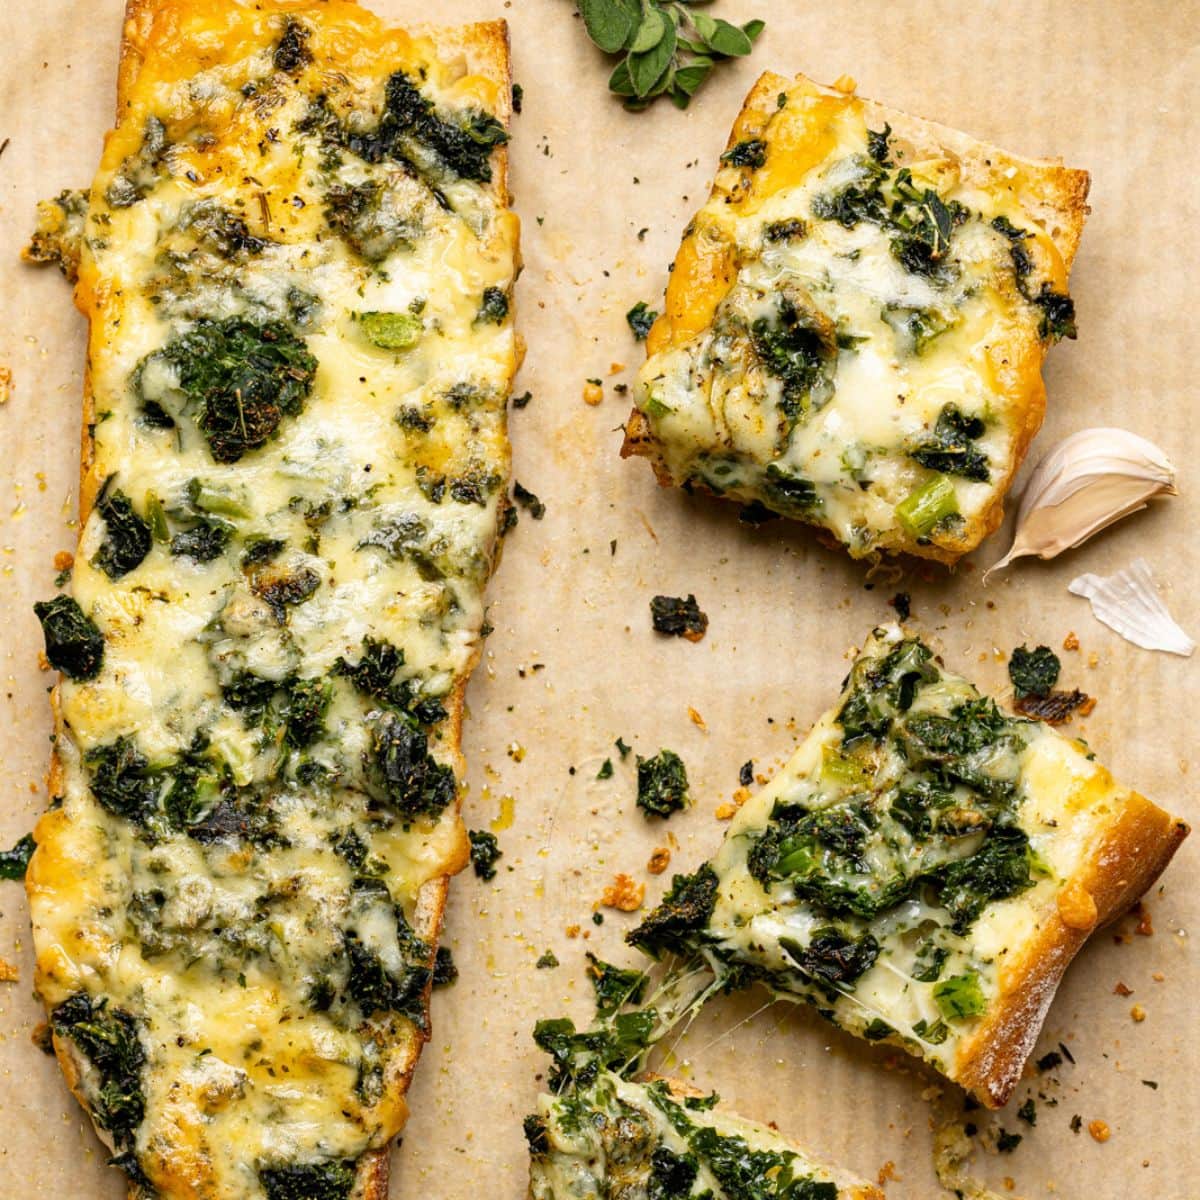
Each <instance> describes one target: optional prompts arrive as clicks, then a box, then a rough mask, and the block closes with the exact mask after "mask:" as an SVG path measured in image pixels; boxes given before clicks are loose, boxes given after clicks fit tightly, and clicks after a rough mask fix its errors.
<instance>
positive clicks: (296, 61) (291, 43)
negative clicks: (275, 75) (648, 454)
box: [272, 17, 312, 75]
mask: <svg viewBox="0 0 1200 1200" xmlns="http://www.w3.org/2000/svg"><path fill="white" fill-rule="evenodd" d="M311 36H312V33H311V31H310V30H309V29H308V28H307V27H306V26H304V25H301V24H300V22H299V21H297V20H295V19H294V18H292V17H289V18H288V19H287V22H286V23H285V24H284V27H283V36H282V37H281V38H280V39H279V43H278V44H277V45H276V47H275V53H274V55H273V56H272V62H273V63H274V64H275V70H277V71H284V72H286V73H287V74H289V75H291V74H293V73H294V72H296V71H298V70H300V68H301V67H303V66H305V65H306V64H308V63H310V62H312V55H311V54H310V53H309V50H308V47H307V45H306V43H307V41H308V39H309V38H310V37H311Z"/></svg>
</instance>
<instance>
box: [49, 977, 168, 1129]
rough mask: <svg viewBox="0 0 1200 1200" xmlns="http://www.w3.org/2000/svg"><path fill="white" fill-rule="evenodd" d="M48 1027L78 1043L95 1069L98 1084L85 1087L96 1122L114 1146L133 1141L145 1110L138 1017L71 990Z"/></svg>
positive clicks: (144, 1061) (53, 1013) (52, 1014)
mask: <svg viewBox="0 0 1200 1200" xmlns="http://www.w3.org/2000/svg"><path fill="white" fill-rule="evenodd" d="M50 1025H51V1028H53V1030H54V1032H55V1034H56V1035H57V1036H58V1037H67V1038H70V1039H71V1041H73V1042H74V1043H75V1045H76V1046H78V1047H79V1049H80V1051H81V1052H82V1053H83V1054H84V1055H85V1056H86V1057H87V1059H88V1061H89V1062H90V1063H91V1064H92V1066H93V1068H94V1069H95V1071H96V1073H97V1076H98V1077H99V1078H98V1086H97V1087H95V1088H92V1087H89V1088H88V1098H89V1100H90V1102H91V1109H92V1114H93V1116H94V1117H95V1118H96V1124H98V1125H99V1126H100V1127H101V1128H102V1129H107V1130H108V1132H109V1133H111V1134H112V1137H113V1141H114V1142H115V1143H116V1145H117V1146H118V1147H125V1146H127V1145H128V1144H129V1143H130V1142H132V1140H133V1137H134V1134H135V1133H136V1131H137V1128H138V1126H139V1125H140V1124H141V1123H142V1118H143V1117H144V1116H145V1113H146V1100H145V1096H144V1094H143V1091H142V1068H143V1067H144V1066H145V1063H146V1052H145V1050H144V1049H143V1048H142V1043H141V1040H140V1038H139V1037H138V1027H137V1021H136V1019H135V1018H134V1016H133V1015H132V1014H131V1013H128V1012H126V1011H125V1010H124V1009H120V1008H111V1007H109V1004H108V1001H107V1000H100V1001H95V1000H93V999H92V997H91V996H89V995H88V994H87V992H75V993H74V995H72V996H69V997H68V998H67V999H66V1000H64V1001H63V1002H62V1004H60V1005H59V1006H58V1007H57V1008H56V1009H55V1010H54V1011H53V1012H52V1013H51V1014H50Z"/></svg>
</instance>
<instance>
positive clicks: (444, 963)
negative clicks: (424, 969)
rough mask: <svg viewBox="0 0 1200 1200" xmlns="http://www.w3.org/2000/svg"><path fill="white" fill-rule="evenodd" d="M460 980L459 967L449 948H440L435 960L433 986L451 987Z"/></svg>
mask: <svg viewBox="0 0 1200 1200" xmlns="http://www.w3.org/2000/svg"><path fill="white" fill-rule="evenodd" d="M457 978H458V966H457V964H456V963H455V961H454V956H453V955H452V954H451V953H450V947H449V946H439V947H438V948H437V953H436V954H435V955H434V958H433V986H434V987H435V988H442V987H449V986H450V985H451V984H452V983H453V982H454V981H455V980H456V979H457Z"/></svg>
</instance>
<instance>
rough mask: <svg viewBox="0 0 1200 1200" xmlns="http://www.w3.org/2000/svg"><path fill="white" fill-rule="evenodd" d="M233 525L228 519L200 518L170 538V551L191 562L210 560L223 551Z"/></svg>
mask: <svg viewBox="0 0 1200 1200" xmlns="http://www.w3.org/2000/svg"><path fill="white" fill-rule="evenodd" d="M232 536H233V527H232V526H231V525H230V524H229V522H228V521H219V520H208V519H205V518H201V519H200V520H199V521H198V522H197V523H196V524H195V525H193V526H192V527H191V528H190V529H183V530H180V532H179V533H177V534H175V536H174V537H172V538H171V553H172V555H174V556H175V557H176V558H190V559H191V560H192V561H193V562H212V561H213V559H215V558H220V557H221V555H222V554H224V553H225V549H226V547H227V546H228V545H229V539H230V538H231V537H232Z"/></svg>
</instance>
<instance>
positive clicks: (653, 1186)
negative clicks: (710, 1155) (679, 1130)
mask: <svg viewBox="0 0 1200 1200" xmlns="http://www.w3.org/2000/svg"><path fill="white" fill-rule="evenodd" d="M699 1171H700V1164H699V1162H698V1161H697V1160H696V1156H695V1155H694V1154H676V1153H675V1152H674V1151H673V1150H671V1149H670V1148H669V1147H667V1146H663V1145H660V1146H657V1147H655V1150H654V1153H653V1154H651V1155H650V1180H649V1185H648V1187H647V1190H646V1195H647V1196H648V1197H650V1200H687V1197H689V1196H690V1195H691V1194H692V1184H694V1183H695V1182H696V1175H697V1174H698V1173H699Z"/></svg>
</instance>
